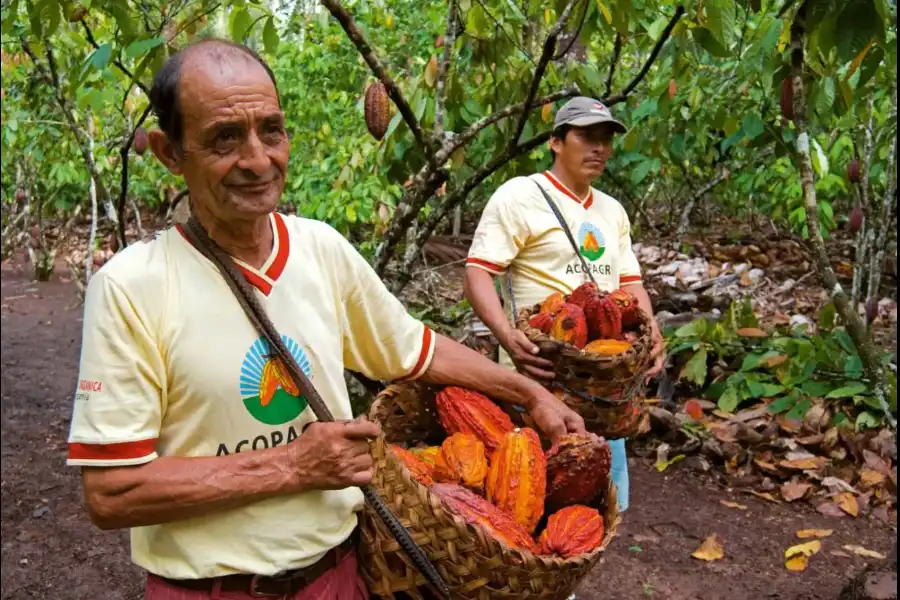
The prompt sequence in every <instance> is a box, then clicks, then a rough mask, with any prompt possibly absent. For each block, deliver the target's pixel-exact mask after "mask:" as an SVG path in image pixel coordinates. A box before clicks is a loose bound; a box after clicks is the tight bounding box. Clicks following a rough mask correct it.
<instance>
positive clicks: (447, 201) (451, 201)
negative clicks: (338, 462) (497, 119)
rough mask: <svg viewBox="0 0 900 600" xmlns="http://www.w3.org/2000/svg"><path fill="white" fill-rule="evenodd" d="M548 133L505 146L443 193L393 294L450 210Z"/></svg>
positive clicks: (542, 140)
mask: <svg viewBox="0 0 900 600" xmlns="http://www.w3.org/2000/svg"><path fill="white" fill-rule="evenodd" d="M550 133H551V132H550V131H545V132H543V133H541V134H538V135H536V136H534V137H533V138H531V139H530V140H528V141H527V142H524V143H522V144H519V145H517V146H515V147H513V148H509V147H507V148H506V149H505V150H504V151H503V152H502V153H500V154H499V155H498V156H496V157H494V158H493V159H491V160H490V161H489V162H488V163H486V164H485V165H483V166H482V167H481V168H480V169H478V170H477V171H475V172H474V173H473V174H472V175H470V176H469V177H468V178H466V179H465V180H463V181H462V183H460V184H459V185H457V186H456V187H455V188H454V189H453V190H452V191H450V192H449V193H448V194H447V195H446V196H444V201H443V202H441V205H440V207H438V209H437V210H435V211H434V212H433V213H431V214H430V215H429V216H428V218H427V219H426V220H425V223H424V225H423V226H422V227H421V229H420V230H419V232H418V235H417V236H416V240H415V249H414V251H412V252H409V253H408V254H407V258H406V260H404V262H403V264H402V266H401V267H400V271H399V273H398V275H397V279H396V281H395V284H394V286H393V288H392V291H393V292H394V293H395V294H399V293H400V292H401V291H402V290H403V288H404V287H406V284H407V283H409V281H410V279H412V267H413V265H414V264H415V262H416V261H417V260H418V258H419V256H420V255H421V252H422V247H423V246H424V245H425V242H427V241H428V240H429V239H430V238H431V234H432V233H433V232H434V230H435V228H436V227H437V226H438V225H439V224H440V223H441V221H443V220H444V219H445V218H446V217H447V215H449V214H450V211H452V210H453V209H454V208H456V206H457V205H459V204H460V203H461V202H463V201H464V200H465V199H466V197H467V196H468V195H469V193H470V192H471V191H472V190H474V189H475V188H476V187H478V185H479V184H481V182H482V181H484V180H485V179H487V178H488V177H490V176H491V175H493V174H494V172H496V171H497V169H500V168H501V167H503V166H504V165H506V164H507V163H509V162H510V161H511V160H513V159H514V158H516V157H518V156H520V155H522V154H526V153H528V152H531V151H532V150H534V149H535V148H537V147H538V146H540V145H542V144H544V143H546V142H547V140H549V139H550Z"/></svg>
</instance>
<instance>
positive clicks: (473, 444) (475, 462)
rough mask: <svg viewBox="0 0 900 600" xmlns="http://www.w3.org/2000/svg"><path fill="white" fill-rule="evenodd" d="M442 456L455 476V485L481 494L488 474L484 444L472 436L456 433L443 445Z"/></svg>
mask: <svg viewBox="0 0 900 600" xmlns="http://www.w3.org/2000/svg"><path fill="white" fill-rule="evenodd" d="M441 455H442V456H443V459H444V462H445V463H446V465H447V467H448V468H449V469H450V472H451V473H452V474H453V477H454V483H460V484H462V485H464V486H465V487H467V488H469V489H471V490H473V491H475V492H479V493H481V491H482V490H484V479H485V477H487V474H488V463H487V458H486V456H485V453H484V444H482V443H481V441H480V440H479V439H478V438H477V437H475V436H474V435H472V434H469V433H454V434H453V435H451V436H450V437H448V438H447V439H445V440H444V443H443V444H441Z"/></svg>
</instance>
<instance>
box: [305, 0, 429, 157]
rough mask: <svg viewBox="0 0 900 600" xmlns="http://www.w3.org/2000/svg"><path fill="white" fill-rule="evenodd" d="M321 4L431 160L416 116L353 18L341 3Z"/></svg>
mask: <svg viewBox="0 0 900 600" xmlns="http://www.w3.org/2000/svg"><path fill="white" fill-rule="evenodd" d="M322 4H324V5H325V8H327V9H328V11H329V12H330V13H331V14H332V16H334V17H335V18H336V19H337V20H338V21H339V22H340V24H341V27H343V28H344V31H345V32H346V34H347V37H349V38H350V41H352V42H353V44H354V45H355V46H356V49H357V50H359V53H360V54H361V55H362V57H363V59H364V60H365V61H366V64H368V65H369V68H370V69H371V70H372V73H374V74H375V76H376V77H378V79H380V80H381V82H382V83H383V84H384V87H385V88H387V93H388V95H389V96H390V97H391V99H392V100H393V101H394V104H395V105H396V106H397V109H398V110H399V111H400V114H401V115H403V120H404V121H406V124H407V125H408V126H409V129H410V131H412V133H413V136H414V137H415V138H416V142H417V143H418V144H419V147H420V148H421V149H422V151H423V152H424V153H425V156H426V158H427V159H428V160H429V161H431V160H433V158H432V156H431V152H430V151H429V150H430V144H429V143H428V141H427V140H426V138H425V133H424V132H423V131H422V127H421V125H420V124H419V120H418V119H417V118H416V115H415V114H413V111H412V108H410V106H409V103H408V102H407V101H406V98H404V97H403V92H401V91H400V88H399V87H398V86H397V83H396V82H395V81H394V80H393V78H392V77H391V76H390V75H389V74H388V72H387V71H386V70H385V68H384V65H382V64H381V61H380V60H378V57H377V56H375V52H374V51H373V50H372V47H371V46H370V45H369V42H368V41H366V38H365V37H364V36H363V33H362V31H360V29H359V27H357V25H356V23H355V22H354V21H353V17H352V16H351V15H350V13H349V12H347V10H346V9H345V8H344V7H343V6H341V3H340V2H338V0H322Z"/></svg>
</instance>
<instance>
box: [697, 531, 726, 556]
mask: <svg viewBox="0 0 900 600" xmlns="http://www.w3.org/2000/svg"><path fill="white" fill-rule="evenodd" d="M691 556H693V557H694V558H699V559H700V560H706V561H712V560H721V559H722V558H724V557H725V551H724V549H723V548H722V544H721V543H719V538H718V536H716V534H713V535H711V536H709V537H708V538H706V539H705V540H703V543H702V544H700V547H699V548H697V550H695V551H694V553H693V554H691Z"/></svg>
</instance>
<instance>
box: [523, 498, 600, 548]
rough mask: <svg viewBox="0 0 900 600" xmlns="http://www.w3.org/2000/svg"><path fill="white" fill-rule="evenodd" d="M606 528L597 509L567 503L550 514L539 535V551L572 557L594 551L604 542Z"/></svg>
mask: <svg viewBox="0 0 900 600" xmlns="http://www.w3.org/2000/svg"><path fill="white" fill-rule="evenodd" d="M605 533H606V527H605V526H604V523H603V517H602V516H601V515H600V511H598V510H597V509H596V508H590V507H588V506H578V505H576V506H567V507H566V508H564V509H562V510H560V511H559V512H556V513H553V514H552V515H550V518H548V519H547V527H546V528H545V529H544V531H543V532H541V536H540V538H539V542H540V552H541V553H542V554H555V555H556V556H560V557H562V558H572V557H573V556H578V555H579V554H586V553H590V552H593V551H594V550H596V549H597V548H599V547H600V546H601V545H602V544H603V536H604V534H605Z"/></svg>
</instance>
